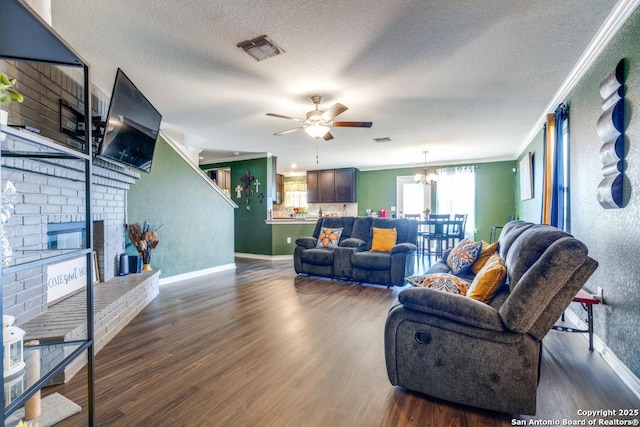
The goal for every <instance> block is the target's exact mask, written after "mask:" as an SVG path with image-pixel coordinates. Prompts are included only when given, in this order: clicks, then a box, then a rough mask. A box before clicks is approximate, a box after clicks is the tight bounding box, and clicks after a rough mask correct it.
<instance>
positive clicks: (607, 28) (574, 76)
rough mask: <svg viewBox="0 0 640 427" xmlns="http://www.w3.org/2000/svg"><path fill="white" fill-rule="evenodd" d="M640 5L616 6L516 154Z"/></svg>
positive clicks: (635, 0) (632, 0) (638, 0)
mask: <svg viewBox="0 0 640 427" xmlns="http://www.w3.org/2000/svg"><path fill="white" fill-rule="evenodd" d="M639 5H640V0H620V1H619V2H618V3H617V4H616V5H615V7H614V8H613V9H612V10H611V13H609V16H608V17H607V19H606V20H605V21H604V23H603V24H602V26H601V27H600V29H599V30H598V32H597V33H596V35H595V36H594V37H593V39H592V40H591V43H589V46H587V49H586V50H585V51H584V52H583V53H582V56H580V59H578V62H577V63H576V65H574V66H573V69H572V70H571V72H570V73H569V75H568V76H567V78H566V79H565V80H564V82H563V83H562V85H561V86H560V88H559V89H558V91H557V92H556V93H555V95H554V96H553V98H552V99H551V101H550V102H549V104H547V107H546V108H545V109H544V111H543V113H542V114H541V115H540V118H539V119H538V121H537V122H536V123H535V124H534V125H533V128H532V129H531V131H529V133H528V134H527V136H526V138H525V140H524V141H523V143H522V145H521V146H520V147H519V150H518V152H517V153H516V156H519V155H520V154H522V153H523V152H524V150H525V149H526V148H527V146H528V145H529V144H530V143H531V141H532V140H533V138H535V136H536V135H537V134H538V132H540V130H541V129H542V125H543V123H544V121H545V116H546V115H547V113H550V112H553V111H554V110H555V108H556V106H557V105H558V104H560V103H561V102H563V101H564V99H565V98H566V96H567V95H568V94H569V92H571V90H573V88H575V87H576V85H577V84H578V82H579V81H580V79H582V77H584V75H585V73H586V72H587V71H588V70H589V68H591V66H592V65H593V63H594V62H595V61H596V59H598V57H599V56H600V54H601V53H602V51H603V50H604V49H605V48H606V47H607V46H608V45H609V43H610V42H611V40H612V39H613V37H614V36H615V35H616V34H617V33H618V31H620V29H621V28H622V26H623V25H624V24H625V23H626V22H627V20H628V19H629V18H630V17H631V15H632V14H633V12H635V10H636V9H637V8H638V6H639Z"/></svg>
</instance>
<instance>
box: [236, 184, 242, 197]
mask: <svg viewBox="0 0 640 427" xmlns="http://www.w3.org/2000/svg"><path fill="white" fill-rule="evenodd" d="M235 190H236V197H237V198H238V199H240V198H241V197H242V185H240V184H238V185H236V188H235Z"/></svg>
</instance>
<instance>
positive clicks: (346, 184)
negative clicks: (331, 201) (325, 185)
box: [335, 168, 358, 203]
mask: <svg viewBox="0 0 640 427" xmlns="http://www.w3.org/2000/svg"><path fill="white" fill-rule="evenodd" d="M357 180H358V176H357V169H356V168H344V169H336V170H335V194H336V198H335V201H336V202H342V203H345V202H346V203H355V202H356V201H357V188H358V185H357V184H358V182H357Z"/></svg>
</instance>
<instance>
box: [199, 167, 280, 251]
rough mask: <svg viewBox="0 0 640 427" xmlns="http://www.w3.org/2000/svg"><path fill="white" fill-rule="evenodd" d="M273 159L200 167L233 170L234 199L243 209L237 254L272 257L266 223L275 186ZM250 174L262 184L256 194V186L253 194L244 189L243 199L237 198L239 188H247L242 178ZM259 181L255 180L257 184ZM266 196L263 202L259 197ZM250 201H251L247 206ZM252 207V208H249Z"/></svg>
mask: <svg viewBox="0 0 640 427" xmlns="http://www.w3.org/2000/svg"><path fill="white" fill-rule="evenodd" d="M272 164H273V161H272V158H271V157H265V158H260V159H251V160H241V161H237V162H227V163H216V164H209V165H200V167H201V168H202V169H211V168H226V167H228V168H229V169H230V170H231V198H232V199H233V201H234V202H236V203H237V204H238V206H239V208H238V209H236V210H235V222H234V224H235V228H234V231H235V232H234V236H235V240H234V245H235V252H237V253H247V254H258V255H272V245H271V226H270V225H268V224H266V223H265V220H266V219H267V210H268V203H267V196H268V194H269V189H270V188H271V187H272V182H273V179H272ZM245 171H249V174H250V176H252V177H254V178H255V179H256V180H259V181H260V183H261V185H260V188H259V190H258V192H257V193H256V187H255V185H254V184H253V183H252V184H251V189H250V193H251V194H250V195H249V196H248V197H247V195H246V194H245V190H244V188H243V190H242V193H241V197H237V193H236V191H235V187H236V185H238V184H240V185H242V186H243V187H244V184H243V183H242V181H241V179H242V178H243V177H244V175H245ZM254 182H255V181H254ZM259 194H262V195H263V196H264V197H263V198H262V202H261V201H260V198H259V197H258V196H259ZM247 201H248V202H249V203H248V204H247ZM247 207H249V208H250V209H247Z"/></svg>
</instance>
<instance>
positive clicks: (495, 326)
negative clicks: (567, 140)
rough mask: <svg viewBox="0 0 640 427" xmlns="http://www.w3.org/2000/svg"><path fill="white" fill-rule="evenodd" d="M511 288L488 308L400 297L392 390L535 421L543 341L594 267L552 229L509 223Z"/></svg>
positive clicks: (418, 291)
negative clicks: (531, 417)
mask: <svg viewBox="0 0 640 427" xmlns="http://www.w3.org/2000/svg"><path fill="white" fill-rule="evenodd" d="M498 250H499V252H500V255H501V256H502V257H503V259H504V260H505V264H506V268H507V284H506V285H505V286H503V288H502V289H501V290H500V291H499V293H498V294H497V295H496V296H495V297H494V298H493V300H492V301H491V302H490V304H484V303H482V302H479V301H476V300H473V299H470V298H468V297H465V296H461V295H456V294H452V293H446V292H442V291H439V290H434V289H428V288H419V287H415V288H408V289H405V290H403V291H402V292H400V294H399V295H398V299H397V301H396V302H395V304H394V305H393V306H392V308H391V310H390V312H389V315H388V317H387V321H386V325H385V356H386V366H387V373H388V376H389V380H390V381H391V384H393V385H398V386H402V387H405V388H407V389H409V390H414V391H418V392H421V393H424V394H427V395H429V396H434V397H437V398H440V399H444V400H448V401H452V402H456V403H461V404H465V405H470V406H475V407H479V408H485V409H490V410H495V411H501V412H508V413H518V414H535V412H536V391H537V386H538V380H539V372H540V354H541V349H542V339H543V338H544V337H545V335H546V334H547V332H548V331H549V330H550V329H551V327H552V326H553V324H554V323H555V322H556V320H557V319H558V318H559V317H560V315H561V314H562V312H563V310H565V308H566V307H567V306H568V305H569V303H570V302H571V300H572V299H573V297H574V296H575V295H576V293H577V292H578V290H579V289H580V288H581V287H582V286H583V285H584V283H585V282H586V281H587V279H588V278H589V276H591V274H592V273H593V271H594V270H595V269H596V268H597V266H598V263H597V262H596V261H595V260H593V259H592V258H590V257H589V256H588V254H587V253H588V251H587V248H586V246H585V245H584V244H583V243H582V242H580V241H579V240H577V239H575V238H574V237H572V236H571V235H569V234H567V233H565V232H563V231H561V230H559V229H557V228H555V227H551V226H548V225H534V224H531V223H527V222H523V221H512V222H510V223H508V224H507V225H506V226H505V227H504V229H503V231H502V234H501V236H500V239H499V248H498Z"/></svg>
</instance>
